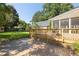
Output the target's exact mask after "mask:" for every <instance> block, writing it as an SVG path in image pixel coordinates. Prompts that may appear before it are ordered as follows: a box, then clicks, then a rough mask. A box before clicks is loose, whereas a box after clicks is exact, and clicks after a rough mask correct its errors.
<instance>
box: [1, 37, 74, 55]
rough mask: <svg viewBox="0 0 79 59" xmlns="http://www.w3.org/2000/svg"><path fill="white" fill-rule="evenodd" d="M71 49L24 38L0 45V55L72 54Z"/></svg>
mask: <svg viewBox="0 0 79 59" xmlns="http://www.w3.org/2000/svg"><path fill="white" fill-rule="evenodd" d="M72 55H73V54H72V51H70V50H68V49H66V48H63V47H61V46H57V45H53V44H48V43H44V42H42V41H35V40H34V39H30V38H24V39H19V40H13V41H11V42H6V43H5V44H1V45H0V56H72Z"/></svg>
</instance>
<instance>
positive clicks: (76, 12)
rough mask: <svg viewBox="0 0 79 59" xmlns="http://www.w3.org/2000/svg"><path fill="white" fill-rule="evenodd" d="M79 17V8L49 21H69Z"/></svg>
mask: <svg viewBox="0 0 79 59" xmlns="http://www.w3.org/2000/svg"><path fill="white" fill-rule="evenodd" d="M74 17H79V8H75V9H72V10H70V11H67V12H65V13H62V14H60V15H58V16H55V17H53V18H51V19H49V20H59V19H67V18H74Z"/></svg>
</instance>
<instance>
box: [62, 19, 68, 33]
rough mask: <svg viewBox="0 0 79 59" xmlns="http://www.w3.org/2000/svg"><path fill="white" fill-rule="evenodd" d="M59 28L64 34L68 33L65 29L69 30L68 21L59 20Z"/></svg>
mask: <svg viewBox="0 0 79 59" xmlns="http://www.w3.org/2000/svg"><path fill="white" fill-rule="evenodd" d="M61 28H65V29H64V31H63V32H64V33H69V30H68V29H67V28H69V20H68V19H64V20H61Z"/></svg>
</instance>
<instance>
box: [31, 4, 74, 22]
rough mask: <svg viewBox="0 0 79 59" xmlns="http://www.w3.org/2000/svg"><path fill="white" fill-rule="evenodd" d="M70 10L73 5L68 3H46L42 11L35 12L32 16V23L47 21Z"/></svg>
mask: <svg viewBox="0 0 79 59" xmlns="http://www.w3.org/2000/svg"><path fill="white" fill-rule="evenodd" d="M72 8H73V5H72V4H70V3H46V4H44V6H43V10H42V11H37V12H36V13H35V14H34V16H33V18H32V21H35V22H39V21H44V20H48V19H49V18H52V17H55V16H57V15H59V14H61V13H64V12H66V11H68V10H70V9H72Z"/></svg>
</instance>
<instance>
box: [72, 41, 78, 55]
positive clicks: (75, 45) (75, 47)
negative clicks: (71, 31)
mask: <svg viewBox="0 0 79 59" xmlns="http://www.w3.org/2000/svg"><path fill="white" fill-rule="evenodd" d="M73 48H74V49H75V53H76V54H77V55H79V42H76V43H74V44H73Z"/></svg>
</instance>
